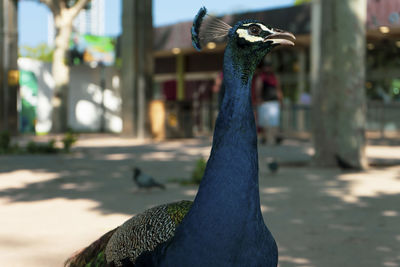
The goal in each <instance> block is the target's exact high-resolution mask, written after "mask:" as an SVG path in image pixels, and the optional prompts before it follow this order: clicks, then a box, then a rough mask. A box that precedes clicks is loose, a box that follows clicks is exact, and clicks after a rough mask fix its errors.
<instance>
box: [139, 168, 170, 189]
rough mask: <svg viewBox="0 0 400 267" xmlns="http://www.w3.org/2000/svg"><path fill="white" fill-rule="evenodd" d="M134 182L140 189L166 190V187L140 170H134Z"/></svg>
mask: <svg viewBox="0 0 400 267" xmlns="http://www.w3.org/2000/svg"><path fill="white" fill-rule="evenodd" d="M132 171H133V181H134V182H135V184H136V185H137V187H138V188H145V189H151V188H154V187H158V188H161V189H165V185H163V184H161V183H159V182H157V181H156V180H155V179H154V178H153V177H152V176H150V175H147V174H145V173H143V172H142V171H141V170H140V169H139V168H133V170H132Z"/></svg>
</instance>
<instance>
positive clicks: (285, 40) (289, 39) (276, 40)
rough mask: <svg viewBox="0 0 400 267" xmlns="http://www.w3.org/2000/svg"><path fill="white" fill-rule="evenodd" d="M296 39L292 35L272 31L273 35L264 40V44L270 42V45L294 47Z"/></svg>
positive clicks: (280, 31) (276, 30)
mask: <svg viewBox="0 0 400 267" xmlns="http://www.w3.org/2000/svg"><path fill="white" fill-rule="evenodd" d="M294 40H296V37H295V36H294V35H293V33H290V32H285V31H282V30H279V29H273V33H272V34H270V35H268V36H267V37H265V38H264V42H267V41H272V44H280V45H292V46H293V45H294Z"/></svg>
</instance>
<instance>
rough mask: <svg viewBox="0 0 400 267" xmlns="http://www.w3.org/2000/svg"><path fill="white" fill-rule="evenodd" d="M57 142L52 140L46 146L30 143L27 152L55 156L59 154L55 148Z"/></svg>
mask: <svg viewBox="0 0 400 267" xmlns="http://www.w3.org/2000/svg"><path fill="white" fill-rule="evenodd" d="M55 143H56V140H54V139H51V140H50V141H49V142H47V143H45V144H41V143H36V142H34V141H30V142H29V143H28V144H27V146H26V151H27V152H28V153H31V154H54V153H57V152H58V149H57V148H56V147H55Z"/></svg>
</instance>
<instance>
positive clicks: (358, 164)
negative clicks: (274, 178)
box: [311, 0, 367, 169]
mask: <svg viewBox="0 0 400 267" xmlns="http://www.w3.org/2000/svg"><path fill="white" fill-rule="evenodd" d="M366 7H367V3H366V0H323V1H322V0H316V1H314V2H313V11H312V50H311V51H312V52H311V53H312V58H311V62H312V70H311V81H312V90H313V142H314V148H315V157H314V159H315V163H316V165H318V166H337V165H339V166H341V167H349V168H354V169H364V168H366V167H367V160H366V156H365V126H366V98H365V88H364V84H365V42H366V41H365V22H366V9H367V8H366Z"/></svg>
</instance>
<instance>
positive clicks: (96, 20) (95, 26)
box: [47, 0, 105, 46]
mask: <svg viewBox="0 0 400 267" xmlns="http://www.w3.org/2000/svg"><path fill="white" fill-rule="evenodd" d="M47 21H48V24H47V25H48V37H47V38H48V39H47V44H48V45H49V46H53V45H54V37H55V29H54V19H53V15H52V14H51V13H49V15H48V18H47ZM74 31H75V32H76V33H79V34H90V35H97V36H103V35H104V33H105V0H92V1H91V8H90V9H88V10H85V9H84V10H82V11H81V12H80V13H79V14H78V16H77V17H76V19H75V20H74Z"/></svg>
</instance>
